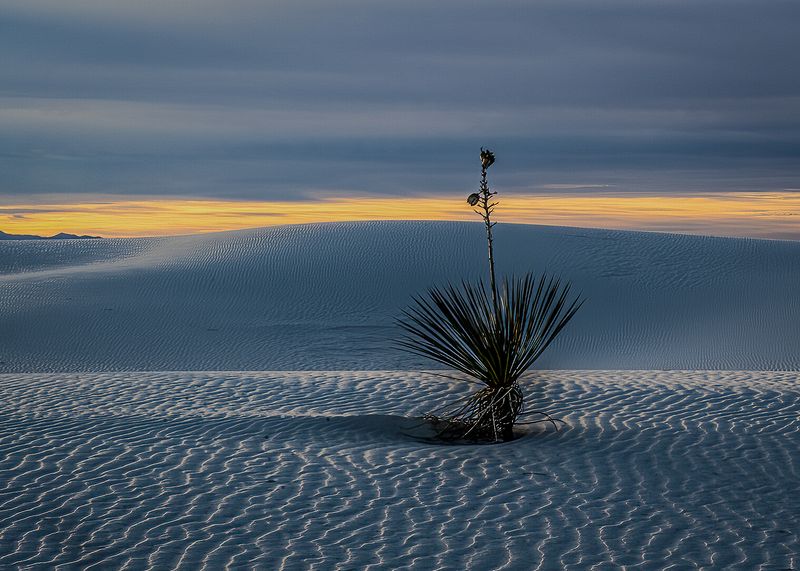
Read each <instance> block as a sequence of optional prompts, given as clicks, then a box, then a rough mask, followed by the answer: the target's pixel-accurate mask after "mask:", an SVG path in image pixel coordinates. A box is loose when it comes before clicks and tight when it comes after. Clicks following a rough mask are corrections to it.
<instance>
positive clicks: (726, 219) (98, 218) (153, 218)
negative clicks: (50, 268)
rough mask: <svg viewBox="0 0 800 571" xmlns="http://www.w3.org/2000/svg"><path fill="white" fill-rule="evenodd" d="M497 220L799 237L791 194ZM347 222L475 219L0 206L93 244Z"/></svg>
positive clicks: (459, 204)
mask: <svg viewBox="0 0 800 571" xmlns="http://www.w3.org/2000/svg"><path fill="white" fill-rule="evenodd" d="M499 198H500V203H501V205H500V206H499V207H498V209H497V211H496V218H497V220H498V221H499V222H512V223H526V224H549V225H556V226H580V227H596V228H617V229H628V230H658V231H667V232H684V233H694V234H711V235H720V236H760V237H766V238H794V239H798V238H800V193H798V192H764V193H758V192H751V193H746V192H736V193H707V194H691V195H679V194H676V195H660V194H650V195H632V194H605V193H604V194H600V193H597V194H595V193H592V194H524V195H513V196H507V197H506V196H502V195H501V196H500V197H499ZM349 220H467V221H479V220H480V219H479V218H478V217H477V215H475V214H474V213H473V212H472V210H471V209H470V207H469V206H468V205H467V204H466V197H461V196H433V197H362V198H335V199H327V200H315V201H300V202H266V201H264V202H257V201H225V200H186V199H163V200H124V199H120V200H110V201H97V202H92V201H85V202H79V203H72V204H15V205H4V206H0V230H3V231H5V232H8V233H12V234H38V235H46V236H49V235H52V234H56V233H58V232H69V233H72V234H94V235H100V236H103V237H108V238H114V237H128V236H169V235H180V234H196V233H203V232H216V231H224V230H237V229H243V228H254V227H259V226H272V225H279V224H298V223H307V222H341V221H349Z"/></svg>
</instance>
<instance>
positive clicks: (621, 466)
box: [0, 371, 800, 571]
mask: <svg viewBox="0 0 800 571" xmlns="http://www.w3.org/2000/svg"><path fill="white" fill-rule="evenodd" d="M526 386H527V388H528V391H529V394H530V398H531V399H533V400H534V401H536V402H537V403H538V404H540V405H542V406H545V407H546V408H547V409H549V410H551V411H554V412H557V413H558V414H559V415H560V416H561V417H562V418H563V419H564V420H565V421H566V423H567V426H566V428H564V429H563V430H561V431H560V432H554V431H552V430H549V431H545V430H544V429H543V428H539V429H531V430H530V432H529V433H528V434H526V435H525V436H524V437H522V438H521V439H519V440H516V441H514V442H511V443H507V444H503V445H496V446H478V447H475V446H473V447H467V446H437V445H432V444H429V443H425V442H422V441H419V440H415V439H414V438H412V437H410V436H408V435H407V431H408V430H410V427H411V424H410V423H412V422H413V421H412V420H411V419H410V417H412V416H413V415H416V414H420V413H421V412H423V411H425V410H427V409H428V408H429V407H430V406H432V405H435V404H436V403H438V402H440V401H441V400H442V399H444V398H448V397H450V396H454V395H456V394H461V393H462V392H463V391H464V390H465V389H466V387H465V386H464V385H463V384H461V383H458V382H455V381H452V380H447V379H442V378H441V377H436V376H432V375H429V374H426V373H420V372H380V371H373V372H346V373H335V372H332V373H322V372H305V373H296V372H295V373H291V372H283V373H281V372H278V373H87V374H47V375H46V374H6V375H0V568H3V569H12V568H24V569H74V568H81V569H109V568H115V569H145V568H158V569H209V570H213V569H247V568H260V569H319V570H327V569H400V568H409V569H425V570H428V569H458V570H464V569H466V570H476V571H478V570H480V571H483V570H486V569H520V570H528V569H576V570H578V569H580V570H584V569H617V568H623V569H764V570H767V569H770V570H777V569H798V568H800V557H798V553H800V519H799V518H798V514H800V446H799V445H800V434H799V428H800V424H799V422H798V415H799V414H800V392H799V391H798V377H797V374H795V373H769V372H762V373H753V372H702V371H701V372H696V371H695V372H654V371H616V372H614V371H611V372H603V371H593V372H585V371H583V372H581V371H579V372H574V371H572V372H571V371H559V372H538V373H536V374H535V375H532V376H531V377H530V378H529V379H528V382H527V383H526Z"/></svg>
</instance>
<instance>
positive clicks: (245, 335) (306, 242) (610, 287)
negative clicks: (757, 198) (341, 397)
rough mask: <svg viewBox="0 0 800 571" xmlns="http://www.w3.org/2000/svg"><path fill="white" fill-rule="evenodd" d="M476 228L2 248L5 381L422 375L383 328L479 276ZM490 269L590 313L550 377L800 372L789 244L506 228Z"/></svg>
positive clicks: (798, 253)
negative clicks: (415, 305)
mask: <svg viewBox="0 0 800 571" xmlns="http://www.w3.org/2000/svg"><path fill="white" fill-rule="evenodd" d="M482 232H483V229H482V226H481V225H480V224H479V223H475V224H472V223H457V222H364V223H341V224H308V225H296V226H281V227H272V228H261V229H256V230H247V231H238V232H224V233H218V234H204V235H199V236H183V237H176V238H162V239H126V240H66V241H23V242H16V241H15V242H13V243H6V244H0V340H2V343H0V372H7V373H21V372H70V371H86V372H93V371H175V370H177V371H181V370H221V371H226V370H235V371H253V370H255V371H264V370H301V369H302V370H365V369H378V370H380V369H396V370H408V369H425V368H429V367H431V366H432V365H431V363H430V362H428V361H423V360H421V359H419V358H417V357H414V356H412V355H408V354H405V353H402V352H400V351H397V350H395V349H394V348H393V347H392V344H391V343H390V340H391V338H392V337H393V336H396V335H398V334H399V331H398V330H397V329H396V328H395V326H394V322H393V320H394V318H396V317H397V316H398V315H399V314H400V310H401V309H402V308H404V307H406V306H407V305H408V303H409V302H410V299H411V296H412V295H413V294H418V293H420V292H423V291H425V289H426V288H428V287H430V286H431V285H432V284H443V283H446V282H447V281H456V282H457V281H458V280H460V279H462V278H465V277H466V278H471V279H472V278H477V277H485V272H486V264H485V259H484V258H483V255H482V252H483V248H484V242H483V241H484V236H483V234H482ZM496 234H497V246H498V247H497V253H498V260H497V262H498V271H499V272H501V273H524V272H528V271H533V272H537V273H538V272H542V271H544V270H548V271H550V272H558V273H560V274H561V275H563V276H564V277H565V278H568V279H570V280H572V281H573V282H574V284H575V288H576V290H580V291H583V292H584V294H585V295H586V296H587V297H588V298H589V301H588V303H587V304H586V305H585V306H584V307H583V309H581V311H580V312H579V313H578V314H577V316H576V317H575V320H574V321H573V322H572V323H570V326H569V327H568V328H567V329H566V330H565V331H564V334H563V335H562V336H561V337H560V338H559V339H558V340H557V341H556V342H555V343H554V344H553V345H552V346H551V347H550V348H549V349H548V351H547V352H546V353H545V354H544V355H543V357H542V361H541V362H540V366H541V367H542V368H547V369H723V370H725V369H727V370H798V369H800V334H798V326H797V324H798V323H800V242H788V241H769V240H749V239H735V238H709V237H703V236H681V235H675V234H654V233H651V234H648V233H642V232H618V231H611V230H588V229H578V228H556V227H543V226H527V225H514V224H501V225H498V226H497V229H496Z"/></svg>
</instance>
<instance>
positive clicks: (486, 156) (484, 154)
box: [481, 147, 494, 169]
mask: <svg viewBox="0 0 800 571" xmlns="http://www.w3.org/2000/svg"><path fill="white" fill-rule="evenodd" d="M493 164H494V153H493V152H492V151H490V150H489V149H484V148H483V147H481V165H482V166H483V168H485V169H488V168H489V167H490V166H492V165H493Z"/></svg>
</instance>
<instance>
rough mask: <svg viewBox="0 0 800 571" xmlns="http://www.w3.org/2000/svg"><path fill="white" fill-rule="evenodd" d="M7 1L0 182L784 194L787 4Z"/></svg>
mask: <svg viewBox="0 0 800 571" xmlns="http://www.w3.org/2000/svg"><path fill="white" fill-rule="evenodd" d="M117 4H119V3H113V2H107V1H103V0H75V1H72V2H62V1H60V0H38V1H37V0H6V1H5V2H4V3H3V9H2V11H1V12H0V53H2V54H3V55H2V57H0V77H2V81H1V82H0V172H2V173H3V174H2V178H0V195H5V196H15V197H17V198H19V197H31V198H32V197H33V195H36V194H45V193H47V194H52V193H76V192H96V193H102V194H115V193H118V194H126V195H130V194H134V195H135V194H144V195H185V196H215V197H222V198H225V197H229V198H265V199H270V198H282V199H286V198H301V197H306V196H310V195H315V194H318V193H323V194H324V193H341V192H371V193H401V194H407V193H413V192H431V191H434V192H449V191H456V190H460V189H463V187H464V185H470V184H472V179H473V178H474V176H472V177H471V176H470V175H471V174H474V173H470V170H469V169H473V170H474V168H473V167H474V166H475V165H476V160H475V155H476V151H477V148H478V147H479V146H481V145H491V146H492V147H493V148H495V149H496V151H497V153H498V156H499V157H500V162H499V163H498V167H499V166H500V164H502V166H503V168H502V169H500V168H498V169H497V173H496V174H497V182H498V184H505V185H507V186H510V187H519V188H525V189H532V190H536V189H541V188H547V187H548V185H550V188H557V185H558V184H585V185H591V184H609V185H613V186H614V187H615V188H618V189H620V190H656V191H658V190H669V191H682V190H698V189H704V190H738V189H745V190H777V189H782V188H794V187H798V186H800V169H798V167H797V166H796V165H797V164H798V159H800V73H797V70H798V69H800V39H799V38H800V34H797V32H796V24H797V22H798V21H800V5H799V4H798V3H797V1H796V0H788V1H780V0H775V1H772V0H771V1H769V2H756V1H752V2H741V1H737V0H725V1H707V0H700V1H688V0H674V1H670V2H661V1H659V2H656V1H648V0H637V1H605V2H602V3H599V2H594V1H592V2H590V1H570V0H558V1H555V0H554V1H548V2H532V1H529V0H525V1H511V2H480V3H478V2H463V1H442V2H419V1H414V0H411V1H406V2H402V3H376V2H372V1H367V0H351V1H346V0H345V1H341V2H336V3H332V2H321V1H310V2H289V1H278V2H268V3H264V2H256V1H254V0H253V1H250V0H239V1H228V2H222V1H211V0H199V1H194V2H178V1H174V0H173V1H166V2H165V1H159V2H155V1H149V0H147V1H140V2H127V3H125V5H124V6H121V5H117Z"/></svg>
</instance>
